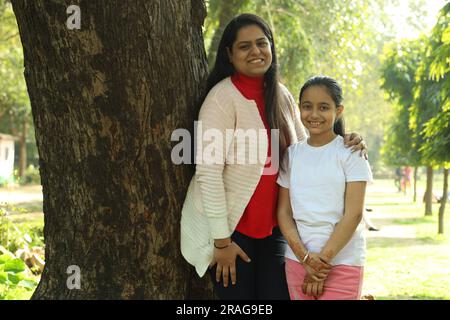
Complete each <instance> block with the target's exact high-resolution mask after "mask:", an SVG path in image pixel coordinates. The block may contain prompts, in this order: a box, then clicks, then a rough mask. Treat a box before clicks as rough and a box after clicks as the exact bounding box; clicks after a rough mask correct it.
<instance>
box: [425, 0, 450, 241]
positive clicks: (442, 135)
mask: <svg viewBox="0 0 450 320" xmlns="http://www.w3.org/2000/svg"><path fill="white" fill-rule="evenodd" d="M427 51H428V55H427V58H426V59H425V60H424V61H423V62H422V64H423V66H422V68H424V66H425V65H429V78H430V79H431V80H432V81H434V85H435V86H438V88H435V90H438V94H439V97H438V100H439V101H438V108H437V110H433V111H435V114H434V116H433V117H432V118H431V119H430V120H429V121H428V122H427V123H425V125H424V130H423V136H424V140H425V142H424V144H423V145H422V148H421V151H422V153H423V154H424V157H425V158H426V159H428V161H430V162H431V163H434V164H437V165H441V166H442V167H443V171H444V187H443V190H442V197H441V201H440V202H441V204H440V207H439V226H438V233H439V234H442V233H444V212H445V205H446V202H447V198H448V167H449V166H450V96H449V92H450V77H449V71H450V60H449V57H450V3H447V4H446V5H445V6H444V7H443V8H442V10H441V11H440V14H439V17H438V21H437V23H436V25H435V27H434V28H433V32H432V34H431V37H430V38H429V43H428V47H427ZM427 70H428V68H427ZM422 72H423V71H422Z"/></svg>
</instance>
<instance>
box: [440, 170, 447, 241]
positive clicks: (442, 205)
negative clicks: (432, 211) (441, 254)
mask: <svg viewBox="0 0 450 320" xmlns="http://www.w3.org/2000/svg"><path fill="white" fill-rule="evenodd" d="M447 197H448V169H447V168H444V188H443V190H442V198H441V206H440V207H439V227H438V234H443V233H444V212H445V204H446V203H447Z"/></svg>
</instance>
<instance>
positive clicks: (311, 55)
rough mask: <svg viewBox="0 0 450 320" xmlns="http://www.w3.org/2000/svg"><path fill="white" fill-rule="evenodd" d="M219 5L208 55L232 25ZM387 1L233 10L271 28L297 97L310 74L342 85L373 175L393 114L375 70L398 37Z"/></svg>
mask: <svg viewBox="0 0 450 320" xmlns="http://www.w3.org/2000/svg"><path fill="white" fill-rule="evenodd" d="M221 2H223V1H220V0H211V1H208V5H209V7H208V16H207V17H206V21H205V31H204V36H205V43H206V46H207V48H208V50H209V53H210V54H209V55H210V56H211V52H212V51H214V50H216V49H215V47H214V46H209V43H211V38H212V37H213V34H215V31H217V30H218V29H217V28H220V26H221V23H226V22H228V21H226V22H223V21H222V22H220V21H219V20H220V15H221V13H222V11H221V10H222V7H221V5H220V3H221ZM388 2H389V1H384V0H375V1H369V0H357V1H355V0H340V1H328V0H327V1H322V0H320V1H317V0H303V1H297V0H254V1H250V2H245V4H243V6H242V7H239V6H237V7H236V8H235V12H234V15H237V14H238V13H242V12H252V13H256V14H258V15H259V16H261V17H263V18H264V19H265V20H266V21H267V22H268V23H269V24H270V26H271V28H272V30H273V32H274V37H275V41H276V47H277V55H278V60H279V67H280V73H281V78H282V82H283V83H284V84H285V85H286V86H287V87H288V88H289V90H290V91H291V93H292V94H293V95H294V97H295V98H296V99H297V96H298V93H299V91H300V87H301V86H302V84H303V83H304V82H305V80H306V79H307V78H309V77H310V76H312V75H317V74H326V75H329V76H332V77H334V78H336V79H337V80H338V81H339V82H340V83H341V84H342V86H343V91H344V99H345V100H344V104H345V119H346V126H347V131H349V132H351V131H357V132H359V133H360V134H362V135H363V136H364V138H365V140H366V142H367V143H368V145H369V149H370V159H371V160H370V161H371V164H372V165H373V166H374V167H375V170H374V171H377V170H376V168H377V164H379V165H381V164H380V161H379V158H380V155H379V148H380V145H381V143H382V140H383V133H384V126H385V124H386V123H387V122H388V120H389V114H390V113H391V109H390V105H389V104H388V103H387V102H386V101H385V100H384V98H383V94H382V91H381V90H380V88H379V86H378V80H379V75H378V72H377V69H378V66H379V64H380V58H379V56H380V55H381V50H382V47H383V44H384V43H385V42H387V41H389V40H390V39H392V36H393V34H394V32H393V28H392V25H390V24H389V19H388V17H387V16H386V14H385V13H384V7H385V5H386V4H387V3H388ZM413 2H414V3H423V0H415V1H413ZM417 7H418V8H420V5H418V6H417ZM421 13H422V11H418V12H417V14H418V15H420V14H421ZM412 20H414V21H416V22H417V21H418V20H417V19H412ZM418 27H422V25H421V24H420V23H419V25H418Z"/></svg>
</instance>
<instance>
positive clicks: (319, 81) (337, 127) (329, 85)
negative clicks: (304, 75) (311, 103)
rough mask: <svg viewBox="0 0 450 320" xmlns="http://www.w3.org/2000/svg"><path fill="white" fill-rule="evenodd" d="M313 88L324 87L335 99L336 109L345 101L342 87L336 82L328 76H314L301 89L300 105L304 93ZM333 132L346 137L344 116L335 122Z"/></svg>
mask: <svg viewBox="0 0 450 320" xmlns="http://www.w3.org/2000/svg"><path fill="white" fill-rule="evenodd" d="M312 86H323V87H324V88H325V89H326V90H327V92H328V94H329V95H330V97H331V98H332V99H333V101H334V103H335V104H336V107H339V106H340V105H342V100H344V98H343V97H342V88H341V86H340V85H339V83H338V82H337V81H336V80H334V79H333V78H330V77H327V76H314V77H312V78H310V79H308V80H307V81H306V82H305V84H304V85H303V87H302V88H301V89H300V95H299V102H300V105H301V103H302V96H303V92H305V90H306V89H308V88H309V87H312ZM333 130H334V133H336V134H338V135H340V136H342V137H343V136H344V135H345V123H344V118H343V117H342V116H339V117H338V118H337V119H336V121H335V122H334V127H333Z"/></svg>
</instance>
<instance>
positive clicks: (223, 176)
mask: <svg viewBox="0 0 450 320" xmlns="http://www.w3.org/2000/svg"><path fill="white" fill-rule="evenodd" d="M207 90H208V95H207V96H206V99H205V100H204V102H203V105H202V107H201V109H200V114H199V125H200V124H201V126H202V131H206V130H211V129H212V130H213V131H209V132H214V133H215V135H214V136H215V140H217V137H218V136H221V137H226V136H230V135H227V133H229V132H230V131H231V133H233V134H232V135H231V137H232V139H231V142H230V143H229V144H228V143H226V142H227V141H225V142H223V143H221V144H220V145H223V150H222V149H220V150H217V152H215V154H214V158H215V161H214V162H213V163H206V161H202V159H200V155H202V150H205V149H206V148H208V147H209V144H208V141H206V142H205V141H204V139H202V138H203V137H202V135H197V147H198V149H197V154H196V159H197V160H196V164H197V166H196V172H195V175H194V177H193V178H192V180H191V183H190V185H189V189H188V192H187V195H186V200H185V202H184V205H183V210H182V217H181V252H182V254H183V257H184V258H185V259H186V260H187V261H188V262H189V263H190V264H192V265H193V266H195V268H196V271H197V273H198V274H199V276H203V275H204V274H205V273H206V272H207V269H208V266H209V274H210V276H211V278H212V280H213V281H214V283H215V290H216V293H217V295H218V296H219V298H221V299H289V293H288V289H287V285H286V277H285V268H284V251H285V247H286V241H285V240H284V238H283V236H282V235H281V232H280V230H279V228H278V226H277V219H276V202H277V198H278V185H277V183H276V179H277V177H278V170H276V172H272V173H270V172H269V173H266V170H265V168H267V167H270V163H267V164H266V165H265V164H264V161H262V162H258V163H249V162H245V163H239V161H236V159H235V158H234V157H235V155H236V154H235V153H234V152H233V151H234V150H235V149H237V150H239V149H240V147H243V148H242V149H243V150H252V152H255V150H256V148H254V147H252V145H251V144H250V141H249V140H251V139H239V138H236V136H237V132H242V131H244V132H250V133H251V132H252V130H253V131H256V130H257V131H261V130H262V133H263V139H262V140H261V141H260V144H259V147H261V148H262V150H263V152H262V154H263V156H264V157H265V158H266V159H270V157H271V155H272V154H271V149H272V148H271V139H270V138H271V134H270V133H271V131H270V130H271V129H279V141H278V140H275V142H276V143H277V144H278V142H279V148H274V150H275V152H276V153H277V156H278V154H283V153H284V150H285V149H286V148H287V146H289V145H290V144H292V143H295V142H297V141H299V140H301V139H303V138H304V137H305V130H304V127H303V125H302V124H301V122H300V113H299V110H298V108H297V106H296V105H295V100H294V99H293V98H292V96H291V94H290V93H289V92H288V91H287V89H286V88H285V87H284V86H282V85H281V84H280V83H279V81H278V71H277V56H276V53H275V44H274V41H273V35H272V31H271V30H270V28H269V26H268V25H267V23H266V22H265V21H263V20H262V19H261V18H259V17H258V16H255V15H252V14H242V15H239V16H238V17H236V18H234V19H233V20H232V21H231V22H230V23H229V24H228V25H227V27H226V28H225V30H224V33H223V35H222V39H221V41H220V44H219V48H218V51H217V56H216V61H215V65H214V68H213V70H212V71H211V74H210V75H209V78H208V83H207ZM264 135H265V137H264ZM361 140H362V138H360V137H359V136H355V138H354V139H353V141H352V142H351V143H349V144H350V145H353V147H356V148H357V149H360V150H361V149H364V144H363V143H361ZM356 145H357V146H356ZM199 150H200V152H199ZM258 154H260V153H259V152H258ZM238 155H239V152H238ZM203 160H204V159H203ZM263 172H265V173H264V174H263Z"/></svg>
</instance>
